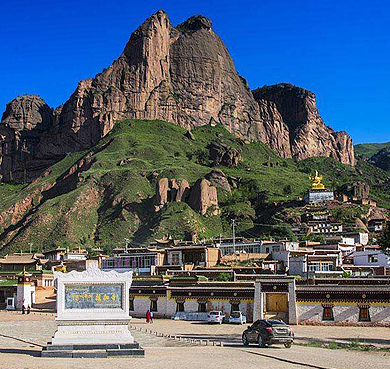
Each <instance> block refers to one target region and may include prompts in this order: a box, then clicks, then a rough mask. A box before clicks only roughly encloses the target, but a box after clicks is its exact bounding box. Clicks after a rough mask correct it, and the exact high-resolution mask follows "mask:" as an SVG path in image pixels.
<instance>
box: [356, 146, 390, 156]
mask: <svg viewBox="0 0 390 369" xmlns="http://www.w3.org/2000/svg"><path fill="white" fill-rule="evenodd" d="M354 147H355V154H356V155H364V156H365V157H367V158H371V156H373V155H375V154H376V153H377V152H378V151H380V150H382V149H384V148H385V147H390V142H384V143H367V144H358V145H355V146H354Z"/></svg>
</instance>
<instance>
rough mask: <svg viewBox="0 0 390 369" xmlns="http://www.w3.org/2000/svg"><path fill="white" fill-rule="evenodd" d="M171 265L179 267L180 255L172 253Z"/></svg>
mask: <svg viewBox="0 0 390 369" xmlns="http://www.w3.org/2000/svg"><path fill="white" fill-rule="evenodd" d="M171 265H179V253H178V252H175V253H172V262H171Z"/></svg>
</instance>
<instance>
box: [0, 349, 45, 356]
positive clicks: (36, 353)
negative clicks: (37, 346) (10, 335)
mask: <svg viewBox="0 0 390 369" xmlns="http://www.w3.org/2000/svg"><path fill="white" fill-rule="evenodd" d="M0 353H2V354H19V355H30V356H34V357H41V351H38V350H26V349H5V348H0Z"/></svg>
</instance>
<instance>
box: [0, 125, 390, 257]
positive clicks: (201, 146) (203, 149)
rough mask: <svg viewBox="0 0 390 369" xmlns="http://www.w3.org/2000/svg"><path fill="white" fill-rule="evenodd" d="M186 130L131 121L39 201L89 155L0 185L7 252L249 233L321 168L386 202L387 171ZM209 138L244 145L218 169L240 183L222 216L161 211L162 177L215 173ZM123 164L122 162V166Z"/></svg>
mask: <svg viewBox="0 0 390 369" xmlns="http://www.w3.org/2000/svg"><path fill="white" fill-rule="evenodd" d="M184 134H185V130H184V129H182V128H181V127H178V126H176V125H173V124H169V123H165V122H161V121H133V120H126V121H123V122H120V123H117V124H116V126H115V129H114V130H113V132H111V133H110V134H109V135H108V136H107V137H106V138H105V139H104V140H102V141H101V142H100V143H99V144H98V145H97V146H96V147H95V148H94V151H95V152H96V153H95V154H93V155H92V159H93V164H92V165H91V166H90V167H89V168H88V169H87V170H85V171H82V172H80V174H79V182H78V186H77V188H74V189H72V188H70V189H68V191H65V192H64V191H62V192H60V193H57V194H55V195H53V196H51V197H49V198H43V199H42V197H41V191H42V189H44V188H47V187H48V186H50V185H52V184H54V183H55V182H56V180H57V179H58V178H59V176H60V175H61V174H63V173H64V172H66V171H67V170H68V169H69V168H70V167H71V166H72V165H74V164H75V163H76V162H77V161H78V160H79V159H80V158H82V157H83V156H84V155H85V154H86V153H87V151H85V152H81V153H74V154H72V155H69V156H67V157H66V158H65V159H63V160H62V161H61V162H59V163H57V164H56V165H54V166H53V167H52V168H51V170H50V172H49V174H48V175H46V176H44V177H40V178H38V179H37V180H36V181H34V182H33V183H31V184H30V185H28V186H23V185H7V184H5V185H2V186H0V196H1V197H0V198H1V199H2V201H1V202H0V216H1V214H3V215H2V216H3V218H2V219H1V220H0V247H2V246H3V247H4V248H3V250H2V253H6V252H12V251H15V250H20V248H26V247H28V242H33V243H34V247H35V248H37V249H48V248H51V247H53V246H59V245H62V246H66V245H69V246H73V245H80V244H81V245H84V246H87V247H88V246H89V247H92V246H100V247H103V248H108V249H110V248H113V247H115V246H117V245H118V244H120V243H123V239H124V238H125V237H126V238H130V239H132V240H133V241H134V242H135V243H140V244H142V243H145V242H147V241H150V240H152V239H153V238H157V237H163V236H166V235H168V234H171V235H172V236H174V237H184V236H188V235H190V234H191V233H196V234H197V235H198V236H199V238H204V237H211V236H216V235H218V234H219V233H227V234H228V233H229V232H230V224H229V221H230V219H231V218H236V219H239V220H241V221H242V224H246V225H241V229H245V228H246V229H250V228H252V227H253V222H257V221H259V219H264V214H263V213H264V211H266V210H265V209H266V208H267V206H264V202H265V201H266V202H267V203H268V204H270V203H272V202H275V201H278V202H280V201H289V200H292V199H293V198H295V197H297V196H302V195H303V194H304V193H305V191H306V190H307V188H308V187H309V185H310V183H309V180H308V173H311V172H312V171H314V170H315V169H318V170H319V171H320V172H321V173H324V174H325V177H326V178H325V183H326V184H327V186H328V187H337V186H338V185H341V184H343V183H351V182H353V181H357V180H363V179H364V180H367V181H369V182H370V183H373V184H374V187H373V193H374V195H375V197H376V198H377V200H379V201H380V202H382V203H383V204H384V205H388V204H390V196H388V195H387V193H388V191H383V190H382V187H383V183H382V182H383V181H386V180H388V177H387V174H386V173H385V172H383V171H381V170H379V169H376V168H374V167H372V166H371V165H369V164H367V163H365V162H359V163H358V165H357V169H358V170H355V169H353V168H351V167H348V166H345V165H342V164H340V163H338V162H336V161H334V160H332V159H326V158H314V159H307V160H304V161H302V162H300V163H295V162H294V161H292V160H289V159H282V158H280V157H278V156H277V155H276V154H275V153H274V152H273V151H272V150H270V149H269V148H268V147H267V146H266V145H264V144H263V143H259V142H256V143H251V144H247V145H244V144H243V143H242V142H241V141H240V140H238V139H237V138H235V137H234V136H232V135H231V134H230V133H229V132H227V131H226V130H225V129H223V128H222V127H221V126H217V127H210V126H204V127H200V128H197V129H195V130H194V131H193V135H194V136H195V140H189V139H187V138H186V137H185V136H184ZM213 140H216V141H219V142H224V143H226V144H228V145H229V146H232V147H240V148H241V149H242V156H243V159H244V160H243V162H242V163H240V164H239V165H238V167H235V168H227V167H221V168H220V169H222V170H223V171H224V173H225V175H226V177H227V178H229V181H230V182H231V183H233V182H235V183H236V184H237V188H233V191H232V194H227V193H225V192H224V191H222V190H220V189H219V190H218V194H219V203H220V207H221V210H222V215H221V216H214V217H203V216H201V215H199V214H197V213H196V212H194V211H193V210H192V209H191V208H190V207H189V206H188V205H187V204H185V203H169V204H168V205H167V206H165V207H164V208H163V209H162V210H161V211H160V212H158V213H155V212H154V207H153V195H154V193H155V185H156V182H157V180H158V179H159V178H161V177H168V178H176V179H187V180H188V181H189V182H190V183H193V182H195V181H196V180H197V179H198V178H200V177H203V176H204V175H205V174H206V173H208V172H209V171H210V170H211V169H212V167H211V162H210V161H209V159H208V150H207V145H208V144H209V143H210V142H211V141H213ZM107 143H108V145H106V144H107ZM105 145H106V146H105ZM99 150H100V151H99ZM121 161H122V162H123V161H124V162H125V163H124V164H123V163H122V165H119V163H120V162H121ZM288 185H289V186H288ZM375 186H376V187H375ZM286 187H288V189H287V190H286ZM26 198H32V199H33V202H32V205H31V206H30V207H28V208H27V209H25V210H23V211H21V210H19V213H21V215H20V216H19V217H17V216H15V211H14V212H13V213H11V212H6V210H7V209H8V210H9V209H10V207H12V205H13V204H18V206H19V205H20V203H21V201H22V200H23V199H26ZM19 208H20V206H19V207H18V209H19ZM29 211H30V213H29ZM16 213H18V212H16ZM26 214H27V215H26ZM23 215H24V217H23ZM17 221H19V223H17V226H16V227H13V226H12V224H15V223H16V222H17ZM10 226H11V228H9V227H10ZM12 227H13V228H12Z"/></svg>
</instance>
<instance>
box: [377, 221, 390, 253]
mask: <svg viewBox="0 0 390 369" xmlns="http://www.w3.org/2000/svg"><path fill="white" fill-rule="evenodd" d="M378 244H379V246H380V247H381V250H382V251H383V252H384V253H385V254H387V255H390V226H389V223H387V224H386V227H385V229H384V231H383V232H382V234H381V236H380V237H379V239H378Z"/></svg>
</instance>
